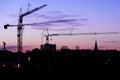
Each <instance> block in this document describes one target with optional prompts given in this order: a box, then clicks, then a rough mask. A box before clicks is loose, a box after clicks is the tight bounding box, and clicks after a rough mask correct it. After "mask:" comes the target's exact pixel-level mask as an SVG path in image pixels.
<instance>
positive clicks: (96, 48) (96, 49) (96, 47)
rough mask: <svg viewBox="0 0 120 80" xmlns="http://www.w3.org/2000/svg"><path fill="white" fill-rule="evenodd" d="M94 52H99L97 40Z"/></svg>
mask: <svg viewBox="0 0 120 80" xmlns="http://www.w3.org/2000/svg"><path fill="white" fill-rule="evenodd" d="M94 51H98V45H97V40H95V46H94Z"/></svg>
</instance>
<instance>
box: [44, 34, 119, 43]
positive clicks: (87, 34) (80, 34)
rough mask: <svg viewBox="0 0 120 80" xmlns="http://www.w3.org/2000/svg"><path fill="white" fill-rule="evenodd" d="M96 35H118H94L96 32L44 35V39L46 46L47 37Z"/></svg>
mask: <svg viewBox="0 0 120 80" xmlns="http://www.w3.org/2000/svg"><path fill="white" fill-rule="evenodd" d="M98 34H119V33H118V32H101V33H96V32H89V33H74V34H73V33H69V34H68V33H62V34H49V33H48V34H47V35H45V34H44V37H46V44H49V37H52V36H77V35H98Z"/></svg>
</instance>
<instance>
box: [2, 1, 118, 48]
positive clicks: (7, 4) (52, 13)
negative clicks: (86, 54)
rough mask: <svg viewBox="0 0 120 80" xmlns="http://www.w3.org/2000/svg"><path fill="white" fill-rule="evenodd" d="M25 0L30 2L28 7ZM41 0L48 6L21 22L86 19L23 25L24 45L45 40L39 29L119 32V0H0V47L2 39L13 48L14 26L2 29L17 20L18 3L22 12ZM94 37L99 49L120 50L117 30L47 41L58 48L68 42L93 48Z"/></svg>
mask: <svg viewBox="0 0 120 80" xmlns="http://www.w3.org/2000/svg"><path fill="white" fill-rule="evenodd" d="M28 3H29V4H30V6H29V8H28ZM43 4H47V5H48V6H46V7H44V8H42V9H40V10H38V11H36V12H34V13H32V14H30V15H27V16H25V17H24V19H23V20H24V21H23V23H34V22H46V21H51V20H64V19H87V20H86V21H75V22H67V23H55V24H44V25H32V26H24V30H23V46H24V47H23V49H24V50H29V49H30V50H31V49H33V48H40V45H41V44H44V43H45V38H43V39H42V38H41V36H42V32H44V34H46V31H44V30H45V29H49V33H50V34H52V33H69V32H71V29H72V28H73V33H86V32H120V22H119V21H120V9H119V8H120V1H119V0H0V48H1V49H2V45H3V43H2V42H3V41H5V42H6V43H7V44H6V47H7V49H9V50H16V45H17V27H9V28H8V29H4V27H3V26H4V25H5V24H7V23H8V24H18V15H19V12H20V7H22V13H25V12H26V11H27V10H31V9H34V8H36V7H39V6H41V5H43ZM95 39H97V41H98V47H99V49H117V50H120V36H119V34H107V35H106V34H101V35H79V36H78V35H77V36H53V37H52V40H51V41H50V43H53V44H56V45H57V49H60V48H61V46H68V48H70V49H75V46H79V47H80V49H93V47H94V42H95Z"/></svg>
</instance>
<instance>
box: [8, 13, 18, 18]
mask: <svg viewBox="0 0 120 80" xmlns="http://www.w3.org/2000/svg"><path fill="white" fill-rule="evenodd" d="M8 15H9V16H11V17H14V18H16V17H19V16H18V15H16V14H8Z"/></svg>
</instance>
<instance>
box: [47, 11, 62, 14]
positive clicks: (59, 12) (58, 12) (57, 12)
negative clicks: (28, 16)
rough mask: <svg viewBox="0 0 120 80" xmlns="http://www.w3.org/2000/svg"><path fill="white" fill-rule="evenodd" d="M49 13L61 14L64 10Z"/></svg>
mask: <svg viewBox="0 0 120 80" xmlns="http://www.w3.org/2000/svg"><path fill="white" fill-rule="evenodd" d="M47 13H49V14H61V13H63V12H62V11H48V12H47Z"/></svg>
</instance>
